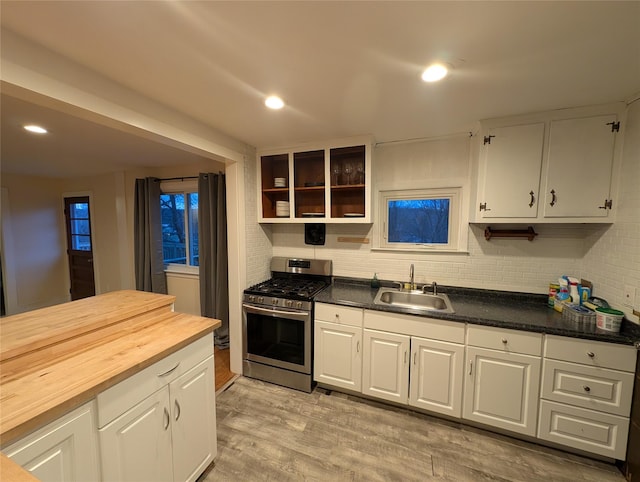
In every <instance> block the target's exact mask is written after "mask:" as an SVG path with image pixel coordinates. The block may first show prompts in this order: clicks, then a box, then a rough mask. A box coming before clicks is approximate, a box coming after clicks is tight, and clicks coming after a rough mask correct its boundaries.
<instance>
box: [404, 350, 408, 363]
mask: <svg viewBox="0 0 640 482" xmlns="http://www.w3.org/2000/svg"><path fill="white" fill-rule="evenodd" d="M404 364H405V365H406V364H407V350H405V351H404Z"/></svg>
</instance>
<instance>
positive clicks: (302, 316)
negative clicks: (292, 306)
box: [242, 303, 309, 321]
mask: <svg viewBox="0 0 640 482" xmlns="http://www.w3.org/2000/svg"><path fill="white" fill-rule="evenodd" d="M242 307H243V308H244V311H246V312H247V313H254V314H257V315H266V316H273V317H278V316H280V317H282V318H290V319H293V320H300V321H305V320H307V319H308V318H309V312H308V311H281V310H275V309H272V308H259V307H257V306H252V305H247V304H244V303H243V304H242Z"/></svg>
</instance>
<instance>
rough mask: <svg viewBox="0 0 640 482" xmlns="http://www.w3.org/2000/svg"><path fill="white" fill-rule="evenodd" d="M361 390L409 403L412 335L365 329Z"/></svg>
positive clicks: (382, 397) (385, 398)
mask: <svg viewBox="0 0 640 482" xmlns="http://www.w3.org/2000/svg"><path fill="white" fill-rule="evenodd" d="M363 338H364V364H363V374H362V380H363V384H362V393H364V394H365V395H371V396H374V397H377V398H381V399H383V400H389V401H392V402H398V403H407V400H408V395H409V394H408V388H409V349H410V339H411V338H410V337H408V336H406V335H398V334H396V333H388V332H382V331H374V330H367V329H365V330H364V337H363Z"/></svg>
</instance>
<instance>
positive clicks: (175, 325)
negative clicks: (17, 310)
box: [0, 291, 221, 473]
mask: <svg viewBox="0 0 640 482" xmlns="http://www.w3.org/2000/svg"><path fill="white" fill-rule="evenodd" d="M174 300H175V297H173V296H168V295H158V294H153V293H145V292H139V291H117V292H112V293H107V294H103V295H98V296H95V297H91V298H86V299H83V300H78V301H73V302H70V303H64V304H62V305H58V306H52V307H49V308H43V309H40V310H35V311H32V312H28V313H23V314H19V315H14V316H9V317H6V318H3V319H2V320H1V321H0V330H1V333H2V339H1V342H0V374H1V375H0V446H1V447H2V451H3V452H5V453H6V449H7V447H9V446H10V444H15V443H16V442H18V441H19V440H21V439H22V438H23V437H26V436H28V435H29V434H30V433H32V432H33V431H34V430H37V429H38V428H40V427H43V426H44V425H45V424H48V423H51V422H54V421H55V420H57V419H59V418H60V417H63V416H65V414H67V413H69V412H70V411H73V410H74V409H77V408H78V407H80V406H82V405H83V404H87V403H88V402H93V401H95V399H96V397H98V396H100V395H101V394H103V393H106V392H107V391H108V390H109V389H114V388H115V387H117V386H122V384H123V383H126V381H127V380H130V379H132V378H133V377H134V376H136V375H137V374H139V373H142V372H144V370H145V369H148V368H149V367H152V366H154V365H156V364H158V363H160V362H162V361H163V360H167V359H170V358H171V357H172V356H173V357H176V356H178V355H177V352H182V351H184V350H186V349H187V348H188V347H189V346H191V345H195V344H197V343H199V344H200V345H199V346H202V347H203V348H201V349H200V352H202V351H203V350H204V352H205V353H207V352H208V350H209V343H208V342H209V341H210V342H211V343H210V352H211V355H212V354H213V336H212V333H213V330H215V329H216V328H218V327H219V326H220V324H221V322H220V321H219V320H214V319H211V318H204V317H199V316H193V315H185V314H180V313H175V312H174V311H173V302H174ZM196 342H197V343H196ZM211 360H212V358H211ZM170 361H171V363H173V360H170ZM180 361H181V360H178V361H177V365H176V366H178V365H179V363H180ZM198 361H199V360H198ZM212 364H213V361H211V365H212ZM186 369H187V368H184V370H186ZM181 370H182V368H181V369H179V370H176V375H179V374H181ZM170 371H173V370H170ZM211 376H213V375H212V374H211ZM142 385H143V384H142ZM154 389H155V388H154ZM96 406H97V407H98V409H97V412H98V415H101V414H102V413H103V412H106V410H102V408H101V404H100V402H98V403H96ZM214 416H215V414H214ZM95 418H100V417H95ZM183 418H184V417H183ZM213 426H214V427H215V420H214V425H213ZM165 430H166V427H165ZM96 436H97V434H96ZM213 440H214V442H215V434H213ZM96 445H97V444H96ZM0 460H1V461H2V473H5V469H6V467H5V464H6V463H7V461H8V459H7V458H5V457H2V458H1V459H0Z"/></svg>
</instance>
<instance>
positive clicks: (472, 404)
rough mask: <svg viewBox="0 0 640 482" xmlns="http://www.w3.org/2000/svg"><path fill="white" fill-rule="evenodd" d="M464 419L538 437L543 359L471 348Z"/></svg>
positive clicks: (468, 357) (468, 358) (465, 389)
mask: <svg viewBox="0 0 640 482" xmlns="http://www.w3.org/2000/svg"><path fill="white" fill-rule="evenodd" d="M467 366H468V370H467V377H466V378H467V380H466V383H465V387H464V402H463V408H462V410H463V412H462V416H463V417H464V418H466V419H468V420H474V421H476V422H480V423H486V424H487V425H492V426H494V427H499V428H503V429H505V430H512V431H515V432H518V433H520V434H524V435H531V436H535V434H536V422H537V420H538V396H539V384H540V357H535V356H530V355H521V354H517V353H502V352H499V351H496V350H487V349H484V348H475V347H467Z"/></svg>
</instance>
